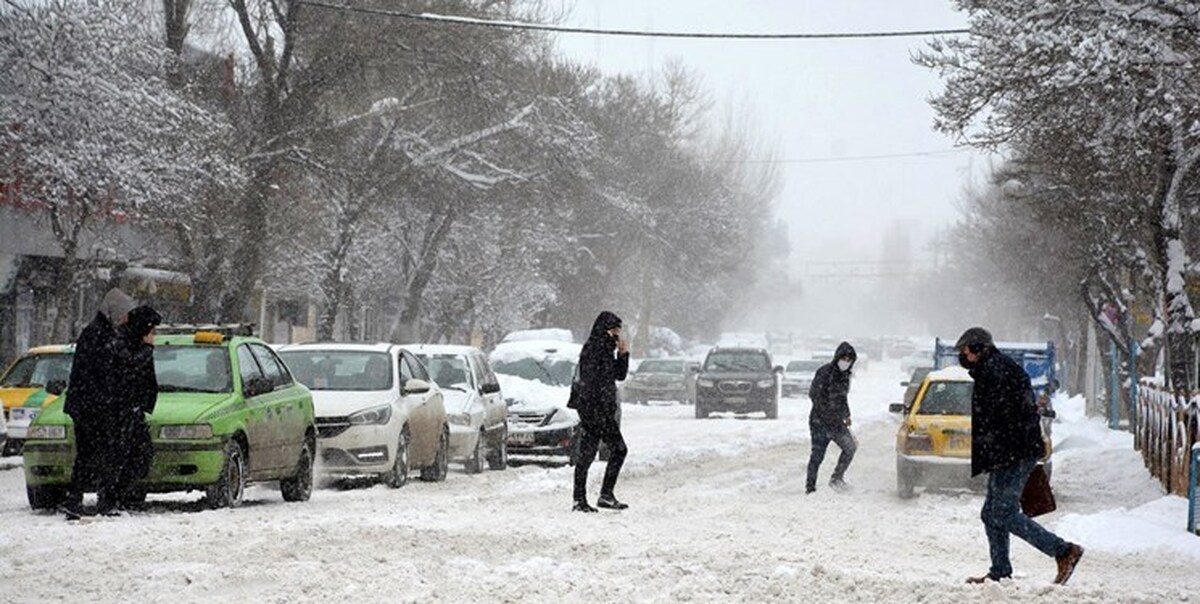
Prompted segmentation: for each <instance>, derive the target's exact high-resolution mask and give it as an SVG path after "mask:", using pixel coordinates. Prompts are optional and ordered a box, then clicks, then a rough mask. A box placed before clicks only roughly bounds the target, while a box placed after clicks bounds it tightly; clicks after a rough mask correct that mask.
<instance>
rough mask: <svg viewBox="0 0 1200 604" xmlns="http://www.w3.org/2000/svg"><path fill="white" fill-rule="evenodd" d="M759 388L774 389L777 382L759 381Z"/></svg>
mask: <svg viewBox="0 0 1200 604" xmlns="http://www.w3.org/2000/svg"><path fill="white" fill-rule="evenodd" d="M758 387H759V388H773V387H775V380H773V379H772V380H758Z"/></svg>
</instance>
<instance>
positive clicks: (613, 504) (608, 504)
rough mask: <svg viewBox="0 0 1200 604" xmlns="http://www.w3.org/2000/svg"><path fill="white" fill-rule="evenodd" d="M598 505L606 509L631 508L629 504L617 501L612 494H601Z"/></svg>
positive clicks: (597, 501)
mask: <svg viewBox="0 0 1200 604" xmlns="http://www.w3.org/2000/svg"><path fill="white" fill-rule="evenodd" d="M596 507H601V508H604V509H606V510H625V509H629V505H628V504H625V503H622V502H620V501H617V498H616V497H613V496H612V495H601V496H600V499H597V500H596Z"/></svg>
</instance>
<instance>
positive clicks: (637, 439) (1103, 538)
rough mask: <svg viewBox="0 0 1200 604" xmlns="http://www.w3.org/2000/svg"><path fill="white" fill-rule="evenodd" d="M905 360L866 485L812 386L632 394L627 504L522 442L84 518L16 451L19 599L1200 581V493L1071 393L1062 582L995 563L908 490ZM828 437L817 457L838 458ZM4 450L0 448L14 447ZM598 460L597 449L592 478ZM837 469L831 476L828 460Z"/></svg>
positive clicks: (1064, 448) (659, 593) (864, 384)
mask: <svg viewBox="0 0 1200 604" xmlns="http://www.w3.org/2000/svg"><path fill="white" fill-rule="evenodd" d="M902 379H903V376H901V375H900V373H899V371H898V369H897V368H896V367H895V366H889V365H888V364H887V363H876V364H874V366H872V367H871V368H870V371H868V372H866V373H864V374H863V375H862V376H859V377H857V378H856V380H855V383H854V386H853V390H852V407H853V410H854V416H855V430H856V432H857V436H858V438H859V441H860V450H859V451H860V452H859V456H858V458H857V459H856V460H855V462H854V465H853V466H852V467H851V470H850V472H849V474H848V480H850V481H851V483H852V484H853V487H854V490H853V492H851V493H848V494H839V493H834V492H832V491H830V490H829V489H828V488H821V489H820V490H819V491H818V492H817V493H816V494H814V495H811V496H805V495H804V494H803V482H804V478H803V472H804V469H803V466H804V464H805V462H806V460H807V456H808V451H807V445H808V434H807V425H806V422H805V419H806V417H807V412H808V409H807V407H808V405H807V401H801V400H785V401H784V402H783V403H782V404H781V411H780V414H781V418H780V419H779V420H777V421H767V420H762V419H757V418H751V419H740V418H732V417H722V418H713V419H708V420H696V419H694V418H693V417H692V410H691V408H690V407H685V406H650V407H635V406H628V405H627V406H626V407H625V416H624V424H625V426H626V430H627V440H628V441H629V443H630V448H631V453H630V457H629V460H628V462H627V466H626V468H627V471H626V472H625V473H624V475H623V478H622V481H621V483H620V485H619V487H618V491H617V494H618V496H619V497H621V498H622V499H624V500H627V501H628V502H629V503H630V504H631V505H632V506H633V507H632V508H631V509H630V510H627V511H625V512H619V513H617V512H602V513H600V514H593V515H582V514H573V513H571V512H570V511H569V509H570V486H569V485H570V477H571V473H572V469H571V468H569V467H557V466H548V465H542V464H524V465H520V466H517V467H514V468H511V469H509V470H507V471H504V472H485V473H483V474H481V475H476V476H468V475H465V474H462V473H461V470H459V469H458V468H456V467H452V473H451V475H450V477H449V479H448V480H447V481H446V482H445V483H421V482H415V483H413V484H410V485H409V486H406V487H404V488H402V489H399V490H390V489H387V488H385V487H382V486H369V487H364V488H358V489H351V490H333V489H323V490H319V491H317V492H316V493H314V496H313V499H312V501H310V502H307V503H299V504H286V503H284V502H283V501H282V500H281V499H280V497H279V494H278V492H275V491H272V490H270V489H265V488H253V489H251V490H250V491H249V492H248V494H247V497H248V499H249V501H248V503H247V505H246V506H244V507H243V508H241V509H237V510H216V511H208V510H201V509H200V508H199V506H196V505H194V504H192V503H190V502H192V501H194V500H195V499H196V498H197V496H196V495H191V496H183V495H174V496H169V497H168V496H154V497H152V503H153V505H152V506H151V509H150V510H149V511H146V512H142V513H137V514H134V515H131V516H127V517H121V518H112V519H108V518H105V519H96V520H92V521H89V522H84V523H79V524H71V523H67V522H65V521H63V520H62V519H61V517H58V516H54V515H40V514H34V513H32V512H30V511H29V510H28V507H27V506H26V503H25V497H24V484H23V480H22V477H21V472H20V469H9V470H2V471H0V521H2V522H3V524H4V526H5V527H6V528H5V530H4V531H3V532H2V533H0V593H2V594H4V597H3V598H2V599H3V600H5V601H14V602H44V601H50V600H94V601H102V602H106V601H169V602H190V601H213V600H214V599H217V598H238V599H241V600H245V601H275V602H300V601H388V602H393V601H396V602H404V601H412V602H417V601H420V602H430V601H441V602H507V601H512V602H516V601H521V602H572V601H588V602H609V601H619V600H632V601H639V602H676V601H722V602H724V601H745V602H766V601H779V602H792V601H809V602H873V603H874V602H915V601H921V602H930V603H951V602H994V601H1027V600H1033V601H1046V602H1146V603H1151V602H1153V603H1160V602H1168V601H1175V602H1179V601H1187V600H1188V599H1189V598H1194V597H1195V594H1197V593H1200V573H1197V572H1196V568H1200V566H1198V565H1200V537H1195V536H1192V535H1188V534H1187V533H1186V532H1185V531H1184V530H1183V523H1184V521H1185V520H1186V509H1185V508H1186V502H1185V501H1183V500H1182V499H1181V498H1178V497H1173V496H1163V494H1162V491H1161V489H1160V488H1159V486H1158V484H1157V483H1156V482H1155V481H1153V480H1152V479H1150V477H1149V475H1148V474H1147V473H1146V471H1145V470H1144V469H1143V468H1142V464H1141V459H1140V457H1139V456H1138V455H1137V453H1135V452H1134V451H1133V448H1132V443H1131V441H1130V439H1129V436H1128V435H1125V434H1117V433H1110V432H1109V431H1108V430H1107V429H1106V428H1105V427H1104V425H1103V423H1101V422H1099V421H1091V420H1086V419H1084V418H1083V417H1082V411H1081V408H1082V403H1081V401H1079V400H1065V399H1063V400H1060V401H1058V403H1057V406H1058V410H1059V414H1060V421H1059V422H1058V423H1057V424H1056V427H1055V437H1056V438H1055V440H1056V441H1057V442H1058V450H1057V453H1056V464H1055V474H1054V483H1055V488H1056V494H1057V496H1058V501H1059V511H1057V512H1055V513H1053V514H1050V515H1048V516H1046V517H1044V518H1043V521H1044V522H1045V524H1046V525H1047V526H1049V527H1050V528H1051V529H1052V530H1055V531H1057V532H1059V533H1060V534H1061V535H1062V536H1063V537H1065V538H1067V539H1070V540H1075V541H1079V542H1080V543H1082V544H1083V545H1084V546H1085V547H1086V548H1087V554H1086V555H1085V556H1084V559H1083V561H1082V562H1081V564H1080V567H1079V570H1078V571H1077V573H1076V575H1075V577H1074V578H1073V579H1072V581H1071V585H1069V586H1067V587H1065V588H1060V587H1055V586H1052V585H1051V583H1050V580H1051V578H1052V577H1053V575H1054V563H1053V561H1052V560H1049V559H1047V558H1045V557H1043V556H1042V555H1041V554H1039V553H1038V552H1036V551H1034V550H1033V549H1032V548H1030V547H1029V546H1027V545H1026V544H1024V543H1022V542H1020V541H1019V540H1014V545H1013V562H1014V567H1015V568H1016V570H1017V574H1016V578H1015V579H1014V580H1013V581H1008V582H1004V583H1002V584H994V585H986V586H967V585H964V584H963V583H962V581H963V579H964V578H965V577H967V576H969V575H974V574H979V573H981V572H983V571H984V570H986V568H987V563H988V560H987V543H986V539H985V538H984V535H983V528H982V526H981V525H980V522H979V519H978V514H979V507H980V504H981V503H982V496H981V495H980V494H977V493H970V492H937V493H922V494H921V495H920V496H919V497H917V498H915V499H912V500H900V499H898V498H897V497H896V495H895V464H894V452H893V443H894V433H895V428H896V425H897V421H896V419H895V418H893V417H892V416H890V415H888V414H887V412H886V408H887V404H888V403H889V402H893V401H897V400H899V397H900V390H901V389H900V387H899V382H900V381H901V380H902ZM836 455H837V451H836V448H834V449H831V451H830V457H828V458H827V460H826V465H825V467H824V468H823V470H824V474H823V478H826V477H827V475H828V472H829V470H830V469H831V468H832V464H833V461H834V458H835V457H836ZM5 461H8V460H5ZM601 473H602V464H596V467H594V468H593V470H592V477H593V485H592V495H593V497H594V496H595V490H596V489H597V488H598V484H597V483H598V480H599V477H600V474H601ZM821 486H822V487H823V486H824V483H823V482H822V483H821Z"/></svg>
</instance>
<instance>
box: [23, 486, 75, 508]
mask: <svg viewBox="0 0 1200 604" xmlns="http://www.w3.org/2000/svg"><path fill="white" fill-rule="evenodd" d="M66 496H67V490H66V488H64V487H61V486H58V485H42V486H29V485H26V486H25V497H26V498H28V499H29V507H30V508H33V509H35V510H53V509H54V508H56V507H58V504H60V503H62V502H63V499H65V498H66Z"/></svg>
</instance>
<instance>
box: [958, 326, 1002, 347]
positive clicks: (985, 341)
mask: <svg viewBox="0 0 1200 604" xmlns="http://www.w3.org/2000/svg"><path fill="white" fill-rule="evenodd" d="M992 344H993V342H992V334H990V333H988V330H986V329H984V328H982V327H972V328H970V329H968V330H966V331H964V332H963V334H962V335H961V336H959V337H958V341H957V342H955V343H954V348H955V349H956V350H962V349H963V347H964V346H972V347H978V346H990V345H992Z"/></svg>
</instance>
